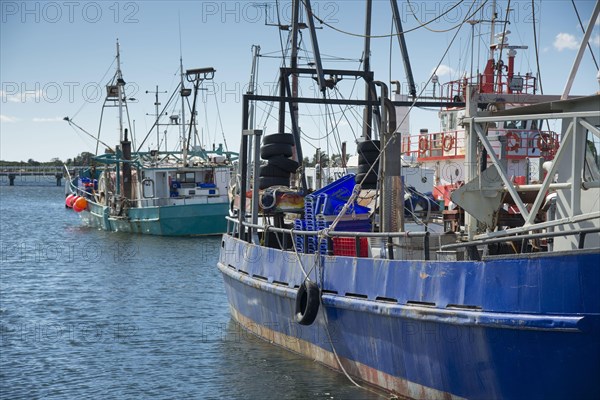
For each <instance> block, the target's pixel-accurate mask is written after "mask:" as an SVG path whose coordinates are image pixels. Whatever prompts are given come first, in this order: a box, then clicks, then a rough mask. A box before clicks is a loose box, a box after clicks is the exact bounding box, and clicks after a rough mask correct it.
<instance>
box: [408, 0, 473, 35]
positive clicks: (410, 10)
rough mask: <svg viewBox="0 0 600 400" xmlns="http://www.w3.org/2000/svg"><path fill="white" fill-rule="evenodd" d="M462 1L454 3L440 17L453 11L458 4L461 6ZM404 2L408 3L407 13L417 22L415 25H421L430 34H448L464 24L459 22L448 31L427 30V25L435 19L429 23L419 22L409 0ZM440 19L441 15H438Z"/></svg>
mask: <svg viewBox="0 0 600 400" xmlns="http://www.w3.org/2000/svg"><path fill="white" fill-rule="evenodd" d="M463 1H464V0H461V1H459V2H458V3H456V4H455V5H453V6H452V7H451V8H450V9H449V10H448V11H446V12H445V13H444V14H442V15H445V14H447V13H449V12H450V11H452V10H453V9H455V8H456V7H458V6H459V5H460V4H462V3H463ZM406 2H407V3H408V11H409V12H410V13H411V14H412V16H413V17H414V18H415V21H417V23H419V24H420V25H421V26H422V27H423V28H425V29H427V30H428V31H430V32H436V33H443V32H450V31H452V30H454V29H456V28H458V27H459V26H460V25H462V24H463V23H464V22H461V23H460V24H458V25H455V26H453V27H452V28H448V29H440V30H438V29H431V28H429V27H428V26H427V24H429V23H430V22H432V21H434V20H435V19H434V20H431V21H429V22H427V23H423V22H421V21H419V18H417V14H415V12H414V11H413V5H412V4H411V3H410V0H406ZM440 17H441V15H440ZM437 18H439V17H437ZM437 18H436V19H437ZM407 32H408V31H407Z"/></svg>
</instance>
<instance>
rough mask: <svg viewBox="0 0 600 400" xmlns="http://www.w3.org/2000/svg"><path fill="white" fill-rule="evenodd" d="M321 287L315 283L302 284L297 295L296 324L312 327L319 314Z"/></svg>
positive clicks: (307, 281) (306, 281)
mask: <svg viewBox="0 0 600 400" xmlns="http://www.w3.org/2000/svg"><path fill="white" fill-rule="evenodd" d="M320 297H321V296H320V292H319V286H317V284H316V283H314V282H313V281H309V280H305V281H304V282H302V284H301V285H300V287H299V288H298V292H297V293H296V322H298V323H299V324H300V325H311V324H312V323H313V322H314V321H315V318H317V313H318V312H319V304H320V303H321V299H320Z"/></svg>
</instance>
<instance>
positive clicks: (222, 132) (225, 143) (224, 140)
mask: <svg viewBox="0 0 600 400" xmlns="http://www.w3.org/2000/svg"><path fill="white" fill-rule="evenodd" d="M215 104H216V106H217V118H218V120H219V125H220V126H221V136H223V144H224V145H225V151H229V148H228V147H227V139H225V130H224V129H223V121H222V120H221V110H219V102H218V101H217V94H216V93H215ZM215 136H216V135H215Z"/></svg>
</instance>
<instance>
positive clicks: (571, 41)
mask: <svg viewBox="0 0 600 400" xmlns="http://www.w3.org/2000/svg"><path fill="white" fill-rule="evenodd" d="M552 45H553V46H554V48H555V49H556V50H558V51H563V50H565V49H566V50H577V49H578V48H579V40H577V38H576V37H575V35H571V34H570V33H562V32H561V33H559V34H558V35H556V37H555V38H554V43H552Z"/></svg>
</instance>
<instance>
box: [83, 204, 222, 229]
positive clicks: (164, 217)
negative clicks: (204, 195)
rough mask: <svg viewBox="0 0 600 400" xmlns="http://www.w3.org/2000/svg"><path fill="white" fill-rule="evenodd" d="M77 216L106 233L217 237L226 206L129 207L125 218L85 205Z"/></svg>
mask: <svg viewBox="0 0 600 400" xmlns="http://www.w3.org/2000/svg"><path fill="white" fill-rule="evenodd" d="M88 204H89V206H88V210H85V211H83V212H81V213H80V215H81V219H82V221H83V222H84V224H85V225H87V226H90V227H95V228H100V229H103V230H106V231H114V232H128V233H141V234H148V235H160V236H194V235H220V234H222V233H224V232H225V231H226V229H227V221H226V220H225V217H226V216H227V215H228V212H229V204H228V203H226V202H223V203H213V204H187V205H174V206H160V207H144V208H131V209H129V210H128V211H127V213H126V217H125V218H118V217H114V216H110V215H109V208H108V207H107V206H102V205H98V204H95V203H91V202H88Z"/></svg>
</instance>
